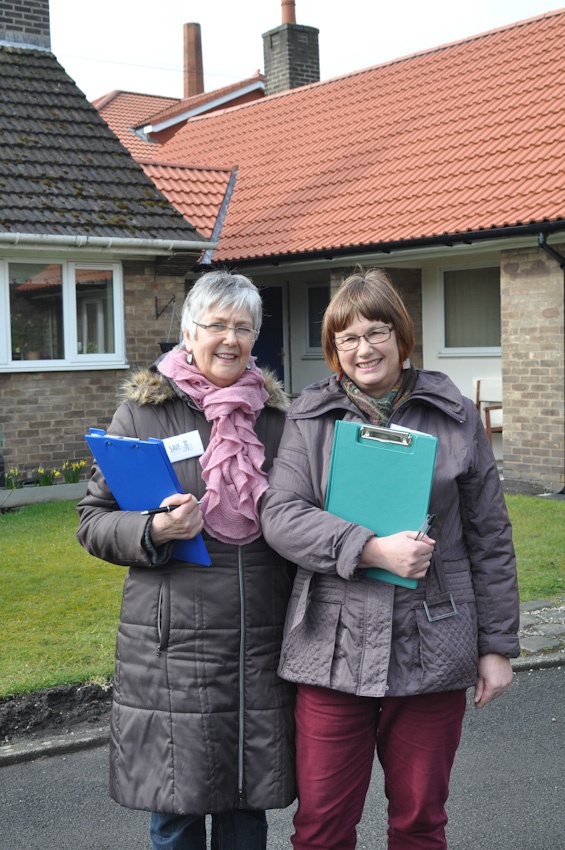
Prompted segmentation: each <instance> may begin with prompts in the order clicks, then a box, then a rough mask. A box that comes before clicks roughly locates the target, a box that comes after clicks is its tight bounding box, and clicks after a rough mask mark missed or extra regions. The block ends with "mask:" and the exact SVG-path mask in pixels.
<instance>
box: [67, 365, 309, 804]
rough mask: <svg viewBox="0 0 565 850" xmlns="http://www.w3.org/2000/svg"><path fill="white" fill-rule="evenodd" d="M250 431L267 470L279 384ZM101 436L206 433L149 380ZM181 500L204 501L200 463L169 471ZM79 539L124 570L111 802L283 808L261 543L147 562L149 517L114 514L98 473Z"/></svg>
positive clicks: (286, 695) (271, 573)
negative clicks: (196, 559)
mask: <svg viewBox="0 0 565 850" xmlns="http://www.w3.org/2000/svg"><path fill="white" fill-rule="evenodd" d="M267 389H269V390H270V392H271V396H270V399H269V401H268V402H267V406H266V407H265V408H264V410H263V411H262V412H261V414H260V416H259V417H258V419H257V422H256V426H255V430H256V433H257V435H258V437H259V439H260V440H261V442H262V443H263V444H264V445H265V447H266V460H265V468H266V469H269V467H270V466H271V464H272V461H273V456H274V454H275V452H276V450H277V447H278V443H279V440H280V436H281V433H282V429H283V426H284V412H283V410H284V408H285V407H286V404H285V398H286V397H285V396H284V393H282V391H281V390H280V388H279V387H278V386H277V385H275V383H274V382H272V381H271V382H270V383H269V384H268V385H267ZM126 399H127V400H126V401H125V402H124V403H123V404H122V405H121V406H120V407H119V408H118V410H117V412H116V414H115V416H114V419H113V421H112V423H111V425H110V426H109V427H108V428H107V431H108V433H109V434H117V435H123V436H134V437H138V438H141V439H147V438H149V437H158V438H165V437H170V436H173V435H175V434H183V433H186V432H189V431H193V430H195V429H198V431H199V432H200V435H201V437H202V441H203V444H204V447H205V448H206V446H207V445H208V442H209V438H210V431H211V426H210V424H209V423H208V422H206V420H205V419H204V417H203V415H202V413H201V412H200V411H199V410H198V409H197V408H196V406H195V405H194V404H193V403H192V401H191V400H190V399H189V398H187V397H186V396H184V395H183V394H181V393H180V391H179V390H178V388H176V387H175V386H174V385H173V384H172V383H171V382H169V381H168V380H167V379H166V378H163V377H162V376H160V375H159V374H158V373H156V372H155V371H149V370H146V371H143V372H142V373H139V374H138V375H136V376H134V377H133V379H132V380H130V381H129V383H128V385H127V389H126ZM175 472H176V473H177V476H178V478H179V480H180V483H181V485H182V487H183V489H184V490H185V492H190V493H194V494H195V495H196V496H197V497H198V498H200V497H201V496H202V495H203V494H204V489H205V488H204V483H203V481H202V479H201V468H200V463H199V460H198V458H192V459H189V460H184V461H180V462H178V463H175ZM78 510H79V514H80V526H79V530H78V534H77V536H78V539H79V541H80V543H81V544H82V545H83V546H84V547H85V548H86V549H87V550H88V551H89V552H90V553H92V554H93V555H95V556H96V557H98V558H102V559H103V560H105V561H109V562H111V563H115V564H124V565H127V566H129V570H128V574H127V577H126V580H125V585H124V593H123V603H122V611H121V618H120V625H119V631H118V637H117V646H116V676H115V684H114V705H113V713H112V725H111V742H110V792H111V795H112V797H113V798H114V799H115V800H116V801H117V802H118V803H121V804H122V805H124V806H127V807H129V808H134V809H145V810H148V811H152V812H175V813H179V814H206V813H213V812H222V811H228V810H231V809H234V808H237V807H245V808H253V809H268V808H282V807H285V806H287V805H289V804H290V803H291V802H292V800H293V799H294V796H295V790H294V743H293V709H294V688H293V686H292V685H289V684H288V683H287V682H284V681H283V680H282V679H280V678H279V677H278V676H277V673H276V670H277V664H278V660H279V653H280V644H281V638H282V631H283V624H284V615H285V611H286V606H287V603H288V598H289V594H290V589H291V578H290V575H289V570H288V565H287V564H286V563H285V562H284V561H283V559H282V558H281V557H280V556H279V555H277V554H276V553H275V552H274V551H273V550H272V549H270V548H269V547H268V546H267V544H266V543H265V541H264V539H263V538H262V537H260V538H259V539H258V540H256V541H254V542H253V543H250V544H247V545H245V546H237V545H226V544H224V543H220V542H219V541H217V540H214V539H212V538H211V537H209V536H207V535H206V534H204V539H205V542H206V545H207V548H208V552H209V553H210V556H211V558H212V565H211V566H208V567H204V566H198V565H196V564H189V563H183V562H180V561H175V560H165V562H164V563H162V564H161V563H160V560H161V559H162V558H163V551H162V549H163V548H164V549H166V550H167V551H166V552H165V556H164V557H165V558H166V557H167V556H168V555H167V553H168V549H169V547H161V549H160V550H157V551H156V552H154V553H153V556H151V555H150V554H149V553H148V552H147V551H146V549H145V548H144V547H143V545H142V539H143V537H144V531H145V527H146V523H147V518H146V517H143V516H141V515H140V514H139V513H138V512H128V511H119V510H118V509H117V505H116V503H115V501H114V499H113V497H112V494H111V492H110V491H109V489H108V487H107V485H106V482H105V480H104V478H103V476H102V475H101V473H100V471H99V470H98V468H97V467H94V469H93V475H92V478H91V480H90V483H89V486H88V493H87V495H86V498H85V499H84V500H83V501H82V502H81V503H80V504H79V506H78Z"/></svg>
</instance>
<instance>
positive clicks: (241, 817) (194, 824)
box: [150, 809, 267, 850]
mask: <svg viewBox="0 0 565 850" xmlns="http://www.w3.org/2000/svg"><path fill="white" fill-rule="evenodd" d="M150 834H151V841H152V842H153V850H206V818H205V816H204V815H170V814H156V813H153V814H152V815H151V827H150ZM266 846H267V818H266V817H265V812H264V811H262V810H261V809H233V811H231V812H222V813H221V814H219V815H212V837H211V850H265V848H266Z"/></svg>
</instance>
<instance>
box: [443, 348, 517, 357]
mask: <svg viewBox="0 0 565 850" xmlns="http://www.w3.org/2000/svg"><path fill="white" fill-rule="evenodd" d="M437 356H438V357H502V348H500V346H498V347H494V346H493V347H492V348H440V350H439V352H438V355H437Z"/></svg>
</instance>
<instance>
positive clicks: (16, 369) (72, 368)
mask: <svg viewBox="0 0 565 850" xmlns="http://www.w3.org/2000/svg"><path fill="white" fill-rule="evenodd" d="M129 368H130V366H129V363H61V362H59V363H57V364H56V365H55V364H53V363H52V362H51V361H49V360H22V361H20V362H17V363H16V364H14V363H10V364H9V365H2V366H0V374H5V373H7V372H9V373H12V374H14V375H15V374H19V373H20V372H101V371H103V370H105V371H108V370H109V369H129Z"/></svg>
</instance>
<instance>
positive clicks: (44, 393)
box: [0, 260, 184, 477]
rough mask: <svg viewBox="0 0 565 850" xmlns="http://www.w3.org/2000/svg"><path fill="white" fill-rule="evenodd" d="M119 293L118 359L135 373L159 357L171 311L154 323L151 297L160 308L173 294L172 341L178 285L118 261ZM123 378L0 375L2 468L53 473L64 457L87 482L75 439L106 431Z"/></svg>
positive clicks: (118, 374) (118, 373) (146, 265)
mask: <svg viewBox="0 0 565 850" xmlns="http://www.w3.org/2000/svg"><path fill="white" fill-rule="evenodd" d="M124 290H125V336H126V357H127V361H128V364H129V365H130V367H131V368H136V367H138V368H140V367H142V366H145V365H148V364H149V363H151V362H153V360H155V359H156V357H158V356H159V355H160V353H161V351H160V349H159V345H158V343H159V341H160V340H165V339H166V338H167V331H168V327H169V320H170V316H171V307H169V308H168V309H167V310H165V312H164V313H163V314H162V315H161V316H160V318H158V319H156V317H155V297H157V298H158V308H159V309H161V308H162V307H164V306H165V305H166V304H167V302H168V301H169V299H170V298H172V296H173V295H175V296H176V305H175V306H176V307H177V311H178V314H179V320H177V319H175V326H174V332H172V334H171V337H172V338H173V339H175V341H177V337H178V331H179V328H180V308H181V307H182V303H183V299H184V281H183V277H182V276H178V275H177V276H175V275H171V276H167V275H160V274H156V273H155V266H154V263H153V262H152V261H150V260H148V261H146V262H125V263H124ZM129 374H130V372H129V371H128V370H127V369H104V370H97V371H90V370H88V371H87V370H85V371H69V372H49V371H45V372H20V373H1V374H0V430H1V432H2V442H1V448H0V452H1V454H2V456H3V458H4V463H5V467H6V470H9V469H10V467H15V466H17V467H18V469H19V470H20V471H21V472H30V473H31V472H32V471H33V470H34V469H36V468H37V467H38V466H43V467H44V468H46V469H53V468H54V469H59V470H60V469H61V467H62V465H63V463H64V462H65V461H66V460H68V461H78V460H86V461H87V465H86V467H85V470H84V474H83V477H87V476H88V473H89V469H90V460H91V455H90V451H89V449H88V447H87V445H86V443H85V441H84V437H83V435H84V434H85V433H86V431H87V430H88V428H90V427H98V428H107V426H108V425H109V424H110V420H111V418H112V415H113V413H114V410H115V409H116V407H117V404H118V396H119V388H120V385H121V384H122V382H123V381H124V380H125V379H126V378H127V377H128V375H129Z"/></svg>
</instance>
